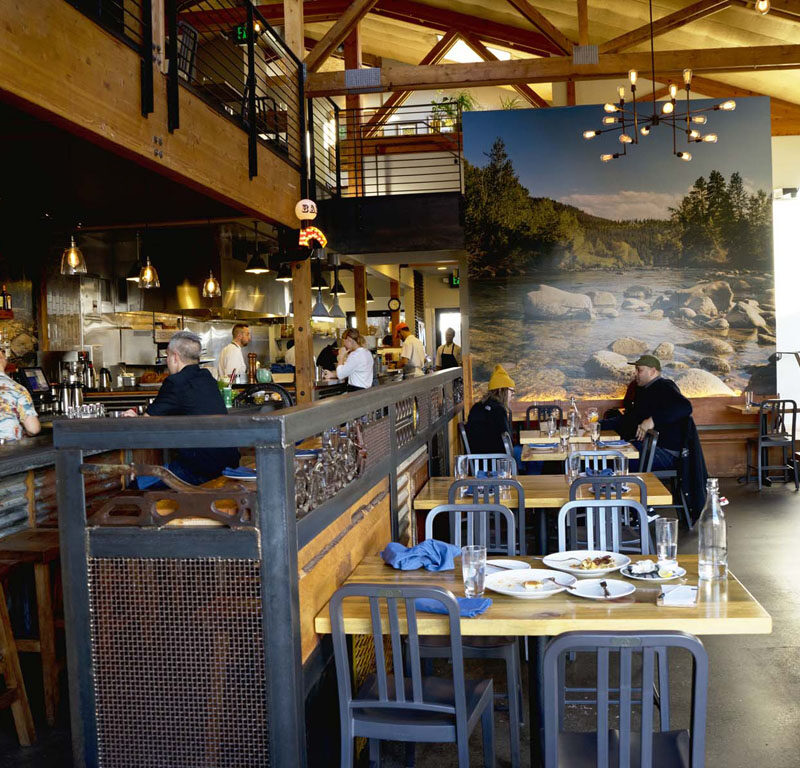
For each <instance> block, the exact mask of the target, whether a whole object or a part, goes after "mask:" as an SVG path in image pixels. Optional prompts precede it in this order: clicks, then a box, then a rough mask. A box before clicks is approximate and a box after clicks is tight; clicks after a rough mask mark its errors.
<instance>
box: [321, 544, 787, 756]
mask: <svg viewBox="0 0 800 768" xmlns="http://www.w3.org/2000/svg"><path fill="white" fill-rule="evenodd" d="M629 557H630V558H631V560H633V561H636V560H640V559H642V558H643V556H641V555H629ZM514 559H516V560H520V561H523V562H525V563H527V564H528V565H529V566H530V567H532V568H544V567H545V566H544V564H543V563H542V558H541V557H517V558H514ZM678 564H679V565H680V566H681V567H683V568H685V569H686V574H685V576H683V577H682V578H681V579H680V581H679V582H675V581H665V582H657V583H654V582H648V581H633V580H631V579H627V578H624V577H622V576H621V575H620V574H617V573H611V574H608V576H607V577H604V578H617V579H622V580H624V581H629V582H630V583H631V584H633V585H634V587H635V590H634V592H633V593H632V594H631V595H629V596H628V597H624V598H615V599H613V600H590V599H586V598H582V597H579V596H577V595H573V594H571V593H570V591H569V590H565V591H563V592H557V593H556V594H553V595H551V596H549V597H546V598H541V599H520V598H517V597H512V596H509V595H504V594H499V593H495V592H491V591H489V590H487V591H486V596H487V597H491V600H492V604H491V605H490V606H489V608H488V609H487V610H486V612H485V613H483V614H482V615H480V616H477V617H475V618H462V619H461V621H460V627H461V634H462V635H463V636H465V637H482V636H496V635H506V636H516V637H531V638H535V642H533V643H531V649H530V650H531V652H530V653H529V655H528V665H529V666H528V680H529V691H528V695H529V702H530V713H531V715H530V716H531V720H532V722H535V723H537V724H538V727H533V728H531V765H534V766H538V765H541V737H540V733H541V731H540V729H541V725H542V720H541V717H542V712H541V707H540V706H539V702H540V701H541V690H542V667H541V660H542V654H543V651H544V646H545V643H546V638H548V637H552V636H554V635H558V634H561V633H562V632H571V631H592V630H606V631H615V632H642V631H647V630H662V631H667V630H668V631H682V632H688V633H690V634H693V635H699V636H703V635H763V634H769V633H770V632H771V631H772V618H771V616H770V615H769V613H767V611H766V610H765V609H764V608H763V606H762V605H761V604H760V603H759V602H758V600H756V599H755V597H753V595H752V594H751V593H750V592H749V591H748V589H747V588H746V587H745V585H744V584H742V583H741V582H740V581H739V580H738V579H737V578H736V576H735V575H734V574H733V573H732V572H730V571H728V574H727V577H726V578H725V579H723V580H721V581H718V582H705V581H703V582H701V581H699V574H698V562H697V555H684V554H680V555H679V556H678ZM553 573H554V574H555V573H557V571H553ZM353 583H368V584H381V585H387V586H388V585H400V584H403V585H418V586H436V587H443V588H444V589H447V590H449V591H450V592H452V593H453V595H455V596H462V595H464V585H463V581H462V576H461V564H460V558H456V559H455V568H454V569H452V570H449V571H427V570H424V569H419V570H414V571H400V570H395V569H394V568H391V567H389V566H387V565H386V564H385V563H384V562H383V560H382V559H381V557H380V556H379V554H378V553H375V554H371V555H368V556H366V557H365V558H364V559H363V560H361V562H359V563H358V565H357V566H356V567H355V569H354V570H353V571H352V573H351V574H350V575H349V576H348V577H347V579H346V581H345V584H353ZM676 583H680V584H684V583H686V584H691V585H698V595H697V601H696V603H695V604H693V605H687V606H669V605H663V604H662V603H663V599H662V598H661V595H662V594H663V592H664V591H665V590H669V589H670V588H671V585H672V584H676ZM343 610H344V631H345V633H346V634H349V635H369V634H371V633H372V624H371V618H370V611H369V604H368V601H367V600H366V599H360V598H353V599H350V600H346V601H345V602H344V605H343ZM382 618H383V627H382V629H383V632H384V633H386V634H388V632H389V624H388V617H387V616H386V615H385V613H384V614H383V616H382ZM314 626H315V629H316V631H317V632H318V633H320V634H329V633H330V632H331V622H330V613H329V608H328V606H327V605H325V606H324V607H323V608H322V610H320V612H319V613H318V614H317V615H316V617H315V620H314ZM417 628H418V631H419V633H420V634H423V635H445V634H447V633H448V632H449V626H448V619H447V617H446V616H440V615H436V614H428V613H422V612H419V613H418V614H417ZM400 631H401V632H407V625H406V624H405V614H404V612H403V610H402V609H401V610H400Z"/></svg>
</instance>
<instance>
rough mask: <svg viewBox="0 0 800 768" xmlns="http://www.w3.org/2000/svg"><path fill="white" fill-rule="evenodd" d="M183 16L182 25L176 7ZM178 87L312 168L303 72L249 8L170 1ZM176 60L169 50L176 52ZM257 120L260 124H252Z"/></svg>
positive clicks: (241, 3) (237, 1)
mask: <svg viewBox="0 0 800 768" xmlns="http://www.w3.org/2000/svg"><path fill="white" fill-rule="evenodd" d="M170 4H172V6H173V7H175V6H176V5H177V6H178V7H176V8H175V17H174V19H170V18H169V15H170V13H169V7H170ZM167 8H168V11H167V15H168V18H167V30H168V34H169V31H170V30H172V29H174V30H175V36H176V38H177V45H176V46H175V52H174V56H175V59H176V62H177V67H176V71H177V80H178V82H179V83H180V84H182V85H183V86H185V87H188V88H189V89H190V90H192V91H193V92H194V93H195V94H197V95H198V96H199V97H200V98H202V99H203V100H204V101H205V102H206V103H207V104H209V105H210V106H212V107H213V108H214V109H216V110H217V111H218V112H220V114H223V115H225V116H226V117H228V118H229V119H230V120H232V121H233V122H235V123H237V124H238V125H240V126H241V127H242V128H243V129H244V130H245V131H247V132H248V134H250V138H251V146H250V163H251V176H253V175H255V173H253V171H254V168H253V165H254V163H255V159H256V158H255V145H256V142H260V143H263V144H265V145H267V146H268V147H270V148H271V149H273V150H275V151H276V152H278V153H280V154H281V155H283V156H284V157H285V158H286V159H287V160H289V162H291V163H292V165H294V166H295V167H296V168H298V170H300V169H301V168H302V166H303V162H304V157H303V153H304V146H303V145H304V141H303V136H304V133H305V124H304V118H303V114H302V104H303V100H302V95H301V94H302V87H303V81H302V64H301V63H300V62H299V61H298V60H297V58H295V56H294V55H293V54H292V53H291V51H290V50H289V49H288V48H287V47H286V45H285V43H284V42H283V40H281V38H280V37H279V36H278V34H277V33H276V32H275V30H274V29H272V27H271V26H270V25H269V24H268V23H267V21H266V20H265V19H264V18H263V16H261V14H260V13H259V12H258V9H257V8H256V7H255V6H253V5H252V4H251V3H249V2H247V0H199V2H188V3H187V2H183V3H179V4H176V3H175V2H174V0H172V2H171V3H170V0H168V1H167ZM168 56H169V48H168ZM251 116H254V117H253V119H251Z"/></svg>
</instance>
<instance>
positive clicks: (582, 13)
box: [578, 0, 589, 45]
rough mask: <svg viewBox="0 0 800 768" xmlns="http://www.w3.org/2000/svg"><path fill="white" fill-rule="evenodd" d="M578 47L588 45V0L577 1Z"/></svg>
mask: <svg viewBox="0 0 800 768" xmlns="http://www.w3.org/2000/svg"><path fill="white" fill-rule="evenodd" d="M578 45H589V3H588V0H578Z"/></svg>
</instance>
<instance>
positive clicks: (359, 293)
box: [353, 265, 368, 336]
mask: <svg viewBox="0 0 800 768" xmlns="http://www.w3.org/2000/svg"><path fill="white" fill-rule="evenodd" d="M353 294H354V295H355V300H356V323H357V325H358V330H359V333H361V334H362V335H363V336H366V335H367V325H368V323H367V268H366V267H365V266H362V265H356V266H355V267H353Z"/></svg>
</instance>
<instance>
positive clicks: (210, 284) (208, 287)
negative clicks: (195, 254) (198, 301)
mask: <svg viewBox="0 0 800 768" xmlns="http://www.w3.org/2000/svg"><path fill="white" fill-rule="evenodd" d="M221 295H222V286H221V285H220V284H219V280H217V278H216V277H214V272H213V271H212V270H210V269H209V270H208V277H207V278H206V280H205V282H204V283H203V298H204V299H216V298H219V297H220V296H221Z"/></svg>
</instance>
